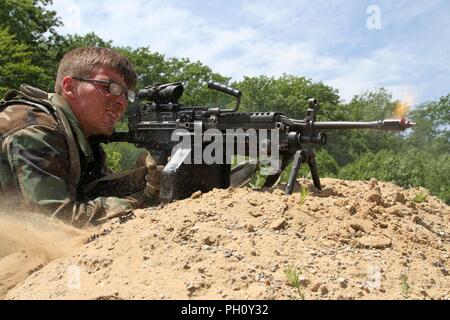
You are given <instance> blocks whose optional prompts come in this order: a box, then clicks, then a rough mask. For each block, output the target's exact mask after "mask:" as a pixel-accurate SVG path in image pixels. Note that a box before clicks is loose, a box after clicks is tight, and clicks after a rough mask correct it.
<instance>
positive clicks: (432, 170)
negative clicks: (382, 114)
mask: <svg viewBox="0 0 450 320" xmlns="http://www.w3.org/2000/svg"><path fill="white" fill-rule="evenodd" d="M338 177H339V178H342V179H349V180H370V179H371V178H376V179H378V180H380V181H392V182H394V183H396V184H397V185H399V186H404V187H409V186H413V187H419V186H422V187H425V188H427V189H428V190H430V192H432V193H433V194H434V195H436V196H438V197H440V198H441V199H442V200H444V201H445V202H446V203H447V204H450V191H449V190H450V156H449V155H448V154H443V155H440V156H437V157H430V156H429V154H428V153H425V152H423V151H422V150H420V149H417V148H411V149H406V150H405V151H404V152H397V151H392V150H382V151H379V152H378V153H376V154H372V153H368V154H366V155H364V156H362V157H361V158H360V159H359V160H357V161H356V162H354V163H351V164H349V165H347V166H345V167H343V168H342V170H341V171H340V172H339V175H338Z"/></svg>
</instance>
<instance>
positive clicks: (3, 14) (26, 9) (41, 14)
mask: <svg viewBox="0 0 450 320" xmlns="http://www.w3.org/2000/svg"><path fill="white" fill-rule="evenodd" d="M51 3H52V1H51V0H2V1H1V2H0V27H2V28H3V27H5V26H6V27H8V28H9V29H10V31H11V33H12V34H14V35H16V38H17V40H18V41H20V42H22V43H25V44H28V45H36V44H37V43H38V42H39V41H43V40H44V39H45V37H44V35H45V34H46V33H50V34H56V31H55V27H58V26H60V25H61V21H60V20H59V19H58V18H57V17H56V12H55V11H49V10H47V9H45V6H47V5H49V4H51Z"/></svg>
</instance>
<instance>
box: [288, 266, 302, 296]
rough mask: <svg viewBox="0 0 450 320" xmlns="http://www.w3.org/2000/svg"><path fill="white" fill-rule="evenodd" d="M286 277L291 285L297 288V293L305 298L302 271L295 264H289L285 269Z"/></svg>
mask: <svg viewBox="0 0 450 320" xmlns="http://www.w3.org/2000/svg"><path fill="white" fill-rule="evenodd" d="M283 272H284V274H285V275H286V278H287V279H288V283H289V285H290V286H292V287H294V288H296V289H297V294H298V296H299V298H300V299H301V300H305V294H304V293H303V290H302V287H303V286H302V284H301V282H300V271H298V270H297V268H295V267H293V266H287V267H285V268H284V269H283Z"/></svg>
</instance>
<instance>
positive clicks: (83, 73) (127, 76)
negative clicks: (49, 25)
mask: <svg viewBox="0 0 450 320" xmlns="http://www.w3.org/2000/svg"><path fill="white" fill-rule="evenodd" d="M97 66H104V67H110V68H112V69H114V70H115V71H117V72H119V73H121V74H122V76H123V78H124V80H125V83H126V84H127V86H128V88H130V89H134V88H135V86H136V78H137V76H136V72H135V71H134V68H133V65H132V63H131V61H130V60H129V59H128V58H127V57H125V56H123V55H122V54H120V53H118V52H116V51H114V50H112V49H109V48H98V47H81V48H76V49H73V50H71V51H69V52H67V53H66V54H65V55H64V56H63V58H62V59H61V61H60V62H59V67H58V73H57V74H56V81H55V92H56V93H58V94H60V93H61V89H62V88H61V85H62V80H63V79H64V77H66V76H69V77H87V76H89V74H90V73H91V72H92V70H94V68H95V67H97Z"/></svg>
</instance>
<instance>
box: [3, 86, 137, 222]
mask: <svg viewBox="0 0 450 320" xmlns="http://www.w3.org/2000/svg"><path fill="white" fill-rule="evenodd" d="M21 90H22V89H21ZM40 92H42V91H40ZM42 98H43V97H42V96H40V97H39V98H36V97H34V96H30V95H26V94H24V93H23V92H18V91H14V92H12V93H11V91H10V92H8V93H7V95H6V96H5V100H3V101H2V104H1V105H0V195H1V194H3V196H7V197H9V196H10V195H12V194H15V195H19V198H20V199H21V200H22V203H23V204H25V205H26V206H27V207H32V208H33V209H38V210H39V211H44V212H47V213H50V214H53V216H56V217H57V218H60V219H62V220H65V221H67V222H70V223H72V224H74V225H76V226H77V227H83V226H85V225H86V224H89V223H95V222H101V221H104V220H105V219H106V218H108V217H114V216H120V215H122V214H125V213H126V212H129V211H130V210H131V209H133V208H134V207H136V206H137V205H138V204H139V203H140V202H141V196H140V193H137V194H134V195H135V196H134V197H128V198H126V197H124V196H125V195H124V192H130V193H131V192H135V191H138V189H139V188H140V187H143V186H144V185H145V182H144V180H145V179H144V176H145V173H143V172H142V170H141V171H139V174H138V177H137V178H136V176H135V178H134V180H136V179H137V180H138V182H135V183H134V185H133V186H132V187H130V188H128V189H126V190H122V192H121V193H120V192H117V190H118V189H117V186H118V185H120V186H122V185H123V183H117V182H116V183H112V184H111V185H112V187H111V188H109V189H108V188H107V185H108V182H103V187H104V188H103V196H99V195H100V194H96V192H95V188H92V185H95V184H96V183H95V181H96V180H97V179H99V178H103V179H104V178H105V175H106V173H107V169H106V166H105V154H104V152H103V150H102V149H101V147H100V144H99V143H97V142H95V141H94V140H93V139H91V140H88V139H87V138H86V137H85V135H84V134H83V132H82V131H81V128H80V124H79V122H78V120H77V118H76V117H75V115H74V114H73V112H72V110H71V108H70V106H68V104H67V103H66V102H65V101H64V99H63V98H62V97H61V96H59V95H57V94H48V96H47V97H46V98H44V99H42ZM56 108H60V109H59V110H57V109H56ZM56 111H58V112H56ZM61 111H62V112H61ZM62 120H64V121H62ZM62 122H65V124H66V126H68V127H70V128H65V126H64V123H62ZM67 124H68V125H67ZM67 131H69V136H70V137H72V139H73V141H72V142H71V141H69V140H71V139H70V138H68V133H67ZM71 146H72V148H73V150H70V148H71ZM104 180H105V179H104ZM106 180H108V179H106ZM112 180H114V179H112ZM141 180H142V181H141ZM112 190H115V191H116V192H115V193H118V194H120V195H121V196H122V197H112V196H105V193H108V192H109V191H112Z"/></svg>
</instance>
